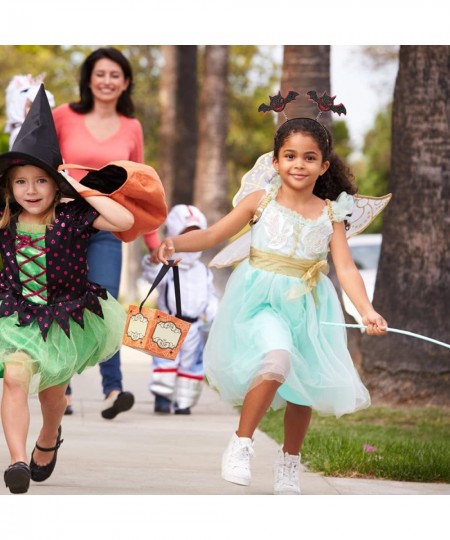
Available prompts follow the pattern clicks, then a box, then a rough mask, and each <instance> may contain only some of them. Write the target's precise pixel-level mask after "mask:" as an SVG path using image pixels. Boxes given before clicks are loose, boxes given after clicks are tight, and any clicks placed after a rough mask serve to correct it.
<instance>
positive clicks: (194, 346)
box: [142, 204, 218, 414]
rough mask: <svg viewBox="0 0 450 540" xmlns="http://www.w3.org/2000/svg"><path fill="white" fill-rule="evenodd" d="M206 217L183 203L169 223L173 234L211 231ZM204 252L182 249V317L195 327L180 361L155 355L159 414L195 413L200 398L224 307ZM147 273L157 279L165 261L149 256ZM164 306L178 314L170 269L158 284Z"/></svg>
mask: <svg viewBox="0 0 450 540" xmlns="http://www.w3.org/2000/svg"><path fill="white" fill-rule="evenodd" d="M206 226H207V223H206V218H205V216H204V215H203V214H202V212H200V210H198V208H196V207H195V206H191V205H185V204H179V205H175V206H174V207H173V208H172V209H171V211H170V212H169V214H168V216H167V219H166V223H165V227H166V233H167V236H176V235H178V234H181V233H182V232H183V231H185V230H186V229H187V228H190V227H195V228H199V229H205V228H206ZM201 255H202V252H200V251H199V252H195V253H177V254H176V257H177V258H178V257H180V258H181V259H182V260H181V262H180V263H179V265H178V268H179V275H180V289H181V308H182V318H183V319H185V320H187V321H188V322H190V323H191V328H190V329H189V332H188V334H187V336H186V338H185V340H184V342H183V345H182V347H181V349H180V352H179V354H178V356H177V358H176V359H175V360H166V359H164V358H159V357H153V376H152V380H151V382H150V384H149V389H150V391H151V392H152V394H154V395H155V412H165V413H168V412H171V411H172V410H173V411H174V412H175V414H190V412H191V411H190V409H191V407H193V406H194V405H196V403H197V402H198V399H199V397H200V394H201V391H202V386H203V380H204V369H203V349H204V346H205V342H206V337H207V330H206V329H207V328H208V326H209V324H210V323H211V322H212V320H213V318H214V316H215V314H216V311H217V305H218V297H217V293H216V290H215V287H214V284H213V275H212V272H211V270H209V268H207V266H205V265H204V264H203V263H202V262H201V261H200V257H201ZM142 266H143V269H144V272H143V274H144V277H145V279H146V280H147V281H148V282H149V283H153V281H154V279H155V277H156V275H157V274H158V271H159V270H160V268H161V264H153V263H151V261H150V256H149V255H147V256H145V257H144V259H143V261H142ZM157 292H158V300H157V304H158V309H160V310H161V311H164V312H166V313H170V314H172V315H175V313H176V304H175V292H174V284H173V272H171V271H169V272H168V273H167V274H166V276H165V277H164V279H163V280H162V281H161V283H160V284H159V285H158V287H157Z"/></svg>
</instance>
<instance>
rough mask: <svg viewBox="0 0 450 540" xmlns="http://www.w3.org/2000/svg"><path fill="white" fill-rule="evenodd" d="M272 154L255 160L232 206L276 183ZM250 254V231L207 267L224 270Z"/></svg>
mask: <svg viewBox="0 0 450 540" xmlns="http://www.w3.org/2000/svg"><path fill="white" fill-rule="evenodd" d="M272 158H273V152H267V153H266V154H263V155H262V156H259V158H258V159H257V160H256V162H255V164H254V165H253V167H252V168H251V169H250V170H249V171H248V172H246V173H245V174H244V176H243V177H242V180H241V186H240V188H239V190H238V192H237V193H236V195H235V196H234V197H233V206H236V205H237V204H238V203H239V202H240V201H241V200H242V199H244V198H245V197H246V196H247V195H249V194H250V193H253V192H254V191H258V190H261V189H265V190H266V191H267V190H268V189H269V188H270V186H272V185H274V184H275V183H276V180H277V178H278V173H277V172H276V170H275V169H274V167H273V163H272ZM249 253H250V230H248V231H247V232H244V234H242V235H241V236H239V237H238V238H237V239H236V240H233V241H232V242H230V243H229V244H228V245H227V246H225V247H224V248H223V249H222V250H221V251H219V253H217V255H216V256H215V257H213V259H212V260H211V261H210V263H209V266H212V267H215V268H224V267H226V266H232V265H233V264H237V263H239V262H241V261H243V260H244V259H246V258H247V257H248V256H249Z"/></svg>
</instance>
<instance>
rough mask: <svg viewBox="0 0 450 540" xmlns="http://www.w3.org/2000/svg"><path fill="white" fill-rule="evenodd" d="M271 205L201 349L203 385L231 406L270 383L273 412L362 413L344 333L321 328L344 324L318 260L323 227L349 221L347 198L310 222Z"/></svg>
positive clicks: (327, 231) (326, 235) (364, 394)
mask: <svg viewBox="0 0 450 540" xmlns="http://www.w3.org/2000/svg"><path fill="white" fill-rule="evenodd" d="M275 199H276V192H275V194H274V196H273V198H272V199H271V200H270V202H269V203H268V204H267V206H266V208H265V210H264V211H263V213H262V216H261V218H260V219H259V221H258V222H257V223H256V224H254V225H253V227H252V231H251V252H250V257H249V258H248V259H245V260H244V261H243V262H241V263H240V265H239V266H238V267H237V268H236V269H235V270H234V271H233V273H232V274H231V276H230V278H229V280H228V283H227V286H226V289H225V292H224V296H223V298H222V300H221V303H220V306H219V310H218V313H217V315H216V317H215V319H214V322H213V324H212V327H211V330H210V333H209V337H208V341H207V343H206V347H205V351H204V365H205V373H206V377H207V380H208V382H209V384H210V385H211V386H212V387H214V388H216V389H217V390H218V391H219V393H220V395H221V397H222V399H224V400H225V401H227V402H229V403H232V404H234V405H241V404H242V402H243V400H244V397H245V395H246V393H247V392H248V391H249V390H251V389H252V388H254V387H255V386H257V385H258V384H259V383H261V382H262V381H264V380H276V381H278V382H280V383H282V384H281V386H280V387H279V389H278V391H277V394H276V396H275V398H274V400H273V402H272V408H274V409H277V408H281V407H283V406H285V404H286V401H289V402H292V403H295V404H299V405H306V406H310V407H312V408H313V409H314V410H316V411H317V412H318V413H319V414H323V415H335V416H336V417H339V416H341V415H343V414H347V413H351V412H354V411H357V410H359V409H364V408H366V407H369V405H370V396H369V392H368V391H367V389H366V388H365V386H364V385H363V383H362V381H361V379H360V377H359V375H358V372H357V371H356V369H355V367H354V365H353V362H352V359H351V356H350V353H349V351H348V348H347V335H346V330H345V328H342V327H338V326H331V325H330V326H327V325H321V324H320V323H321V321H327V322H339V323H342V322H344V316H343V313H342V309H341V305H340V302H339V299H338V296H337V293H336V290H335V288H334V286H333V284H332V283H331V281H330V279H329V278H328V277H327V276H326V275H325V274H326V272H327V263H326V259H327V255H328V251H329V242H330V239H331V236H332V234H333V224H332V222H333V221H335V222H340V221H343V220H345V218H346V216H348V215H350V214H351V212H352V208H353V203H354V200H353V197H352V196H351V195H348V194H347V193H344V192H343V193H341V194H340V195H339V197H338V199H337V200H336V201H331V202H330V201H328V202H327V205H326V206H325V208H324V210H323V212H322V214H321V215H320V216H319V217H318V218H317V219H305V218H304V217H302V216H301V215H300V214H298V213H297V212H294V211H292V210H290V209H288V208H286V207H283V206H281V205H280V204H278V203H277V202H276V200H275ZM299 276H302V277H299Z"/></svg>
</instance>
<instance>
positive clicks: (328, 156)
mask: <svg viewBox="0 0 450 540" xmlns="http://www.w3.org/2000/svg"><path fill="white" fill-rule="evenodd" d="M293 133H304V134H305V135H308V136H310V137H311V138H312V139H314V140H315V141H316V143H317V146H318V147H319V150H320V151H321V153H322V160H323V161H329V162H330V166H329V168H328V170H327V171H326V172H325V173H324V174H323V175H322V176H319V178H318V179H317V181H316V185H315V186H314V190H313V193H314V195H317V197H320V198H321V199H330V200H331V201H335V200H336V199H337V198H338V196H339V194H340V193H342V192H343V191H345V192H347V193H349V194H350V195H354V194H355V193H356V192H357V187H356V185H355V183H354V176H353V173H352V172H351V170H350V169H349V167H347V165H346V164H345V163H344V161H343V160H342V159H341V158H340V157H339V156H338V155H336V154H335V153H334V152H333V138H332V136H331V133H330V132H329V130H328V129H327V128H326V127H325V126H324V125H322V124H320V123H319V122H317V121H316V120H313V119H312V118H292V119H291V120H287V121H286V122H284V124H282V125H281V126H280V127H279V128H278V130H277V132H276V133H275V137H274V145H273V155H274V156H275V157H276V158H277V159H278V155H279V152H280V148H281V147H282V146H283V144H284V143H285V141H286V139H288V138H289V137H290V136H291V135H292V134H293Z"/></svg>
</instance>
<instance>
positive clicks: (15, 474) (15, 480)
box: [3, 461, 31, 493]
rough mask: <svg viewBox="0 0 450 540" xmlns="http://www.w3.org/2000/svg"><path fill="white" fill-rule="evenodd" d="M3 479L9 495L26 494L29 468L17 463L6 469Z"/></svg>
mask: <svg viewBox="0 0 450 540" xmlns="http://www.w3.org/2000/svg"><path fill="white" fill-rule="evenodd" d="M3 478H4V480H5V485H6V487H7V488H9V491H10V492H11V493H26V492H27V491H28V488H29V487H30V478H31V472H30V467H29V466H28V463H24V462H23V461H17V462H16V463H13V464H12V465H10V466H9V467H8V468H7V469H6V471H5V473H4V475H3Z"/></svg>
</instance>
